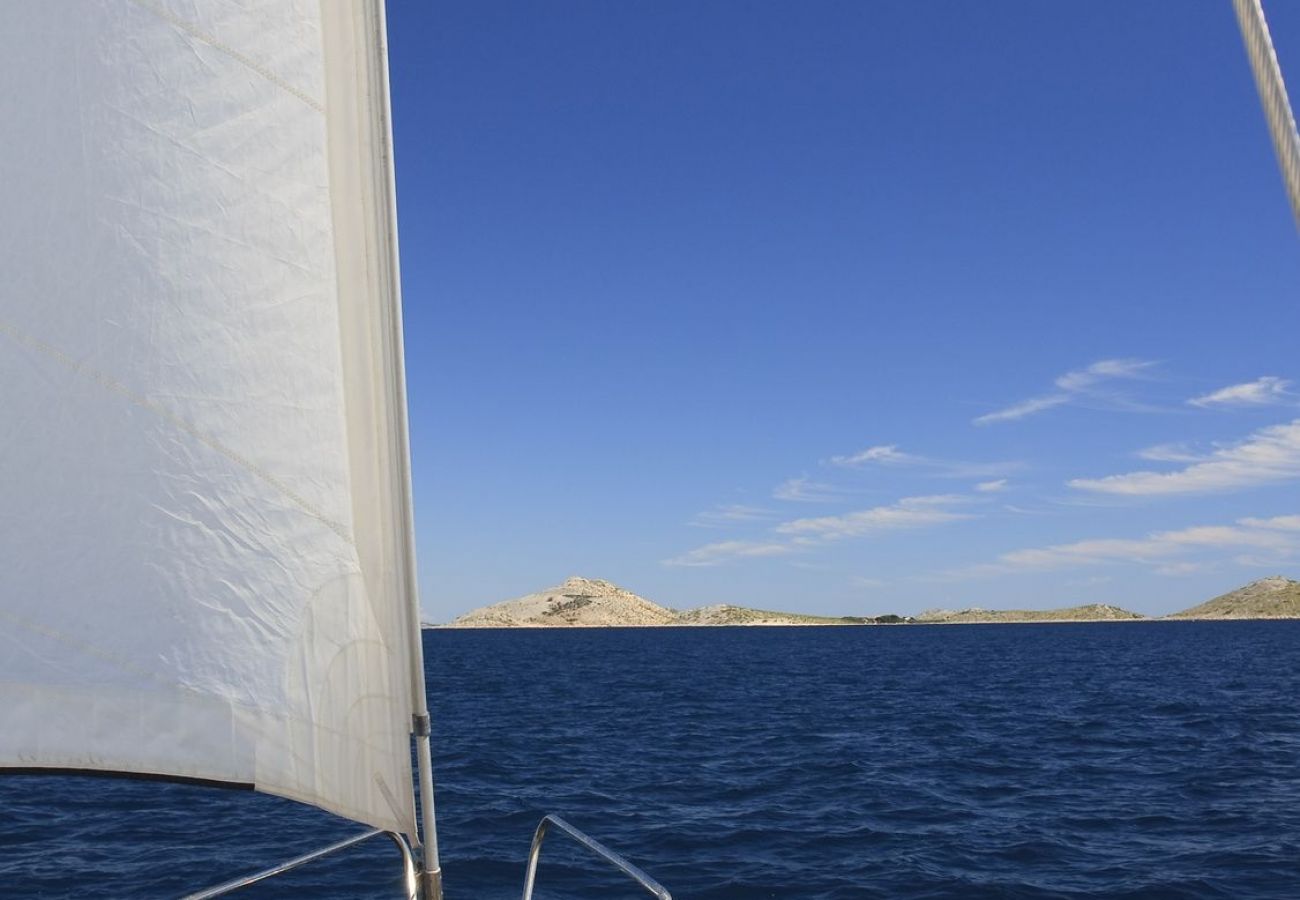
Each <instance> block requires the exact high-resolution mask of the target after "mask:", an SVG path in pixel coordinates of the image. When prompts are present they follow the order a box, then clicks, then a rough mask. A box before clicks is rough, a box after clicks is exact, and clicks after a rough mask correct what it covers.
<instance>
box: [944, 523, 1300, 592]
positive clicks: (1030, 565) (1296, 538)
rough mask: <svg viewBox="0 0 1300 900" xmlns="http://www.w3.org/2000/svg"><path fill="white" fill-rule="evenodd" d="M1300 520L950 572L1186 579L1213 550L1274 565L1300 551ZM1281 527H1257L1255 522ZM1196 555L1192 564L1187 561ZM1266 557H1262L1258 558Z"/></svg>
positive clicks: (1048, 550) (1122, 541)
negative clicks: (1294, 528)
mask: <svg viewBox="0 0 1300 900" xmlns="http://www.w3.org/2000/svg"><path fill="white" fill-rule="evenodd" d="M1293 520H1300V516H1279V517H1277V518H1276V519H1240V520H1238V521H1237V522H1236V524H1234V525H1200V526H1194V527H1191V528H1183V529H1179V530H1176V531H1157V532H1153V533H1151V534H1148V535H1147V536H1145V537H1141V538H1093V539H1089V540H1083V541H1075V542H1073V543H1068V544H1052V545H1050V546H1047V547H1029V548H1025V549H1022V550H1012V551H1011V552H1009V553H1003V554H1002V555H1001V556H999V557H998V558H997V561H996V562H992V563H981V564H979V565H975V566H970V567H968V568H966V569H960V570H956V571H953V572H949V573H946V577H947V578H948V579H949V580H955V579H960V578H966V577H981V576H989V575H1005V574H1011V573H1016V572H1027V571H1045V570H1053V569H1067V568H1077V567H1082V566H1092V565H1100V564H1105V563H1111V564H1114V563H1127V564H1136V565H1146V566H1150V567H1152V568H1153V569H1154V570H1155V571H1156V573H1157V574H1164V575H1182V574H1187V573H1188V572H1191V571H1193V569H1192V567H1193V566H1197V567H1207V566H1212V565H1213V564H1214V561H1213V560H1209V559H1206V558H1205V557H1206V555H1207V554H1210V553H1213V552H1215V551H1219V552H1226V551H1236V552H1238V553H1240V552H1241V551H1243V550H1245V551H1253V552H1254V553H1255V554H1257V555H1253V556H1250V557H1240V556H1239V557H1237V560H1238V561H1242V560H1244V559H1249V560H1250V563H1251V564H1252V565H1260V564H1267V563H1264V562H1262V561H1264V560H1269V561H1273V562H1276V561H1278V560H1281V559H1285V558H1286V557H1287V556H1288V555H1290V554H1293V553H1295V552H1296V551H1298V550H1300V534H1291V533H1288V532H1289V531H1290V530H1291V529H1290V523H1291V522H1292V521H1293ZM1260 522H1264V523H1282V524H1279V525H1273V524H1270V525H1268V526H1267V527H1259V526H1258V525H1257V524H1256V523H1260ZM1188 553H1196V554H1197V558H1196V559H1194V560H1186V559H1183V558H1182V557H1184V556H1185V555H1186V554H1188ZM1259 554H1262V555H1259Z"/></svg>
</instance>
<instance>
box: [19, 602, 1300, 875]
mask: <svg viewBox="0 0 1300 900" xmlns="http://www.w3.org/2000/svg"><path fill="white" fill-rule="evenodd" d="M425 652H426V654H427V662H428V665H427V670H428V680H429V689H430V697H431V702H432V707H433V718H434V730H435V739H436V745H435V746H436V751H435V757H436V758H435V765H436V775H437V779H438V793H437V807H438V814H439V820H440V826H441V827H440V836H441V849H442V857H443V867H444V871H445V876H446V893H447V897H448V900H494V898H508V897H518V896H519V892H520V889H521V887H522V882H523V864H524V860H525V857H526V855H527V851H528V846H529V841H530V839H531V835H532V830H533V828H534V827H535V826H536V824H537V822H538V820H539V819H540V818H541V816H542V815H543V814H545V813H548V812H555V813H559V814H561V815H562V816H564V817H565V818H567V819H568V820H569V821H570V822H572V823H573V824H575V825H577V826H578V827H580V828H582V829H584V830H586V831H588V832H589V833H590V834H591V835H593V836H594V837H596V838H597V839H599V840H601V841H603V842H605V843H606V844H608V845H609V846H611V847H613V848H615V849H617V850H619V851H622V852H624V853H625V854H626V855H627V856H628V857H629V858H630V859H631V860H632V861H633V862H635V863H637V864H638V865H640V866H641V867H642V868H644V869H645V870H646V871H648V872H649V873H651V874H652V875H654V876H655V877H656V878H658V879H659V880H660V881H662V882H663V883H664V885H665V886H666V887H668V888H669V889H670V890H671V891H672V892H673V896H674V897H676V898H678V900H689V898H698V900H731V898H736V900H755V898H807V900H848V898H874V897H880V898H886V897H888V898H915V900H920V898H1083V897H1114V898H1119V897H1132V898H1137V897H1144V898H1145V897H1152V898H1182V897H1186V898H1212V897H1225V898H1227V897H1231V898H1262V897H1269V898H1294V897H1300V622H1213V623H1210V622H1158V623H1113V624H1060V625H971V626H892V627H891V626H878V627H842V628H698V629H687V628H662V629H610V630H571V631H564V630H545V631H542V630H521V631H495V630H492V631H429V632H426V633H425ZM358 830H359V828H358V826H355V825H352V824H350V823H347V822H343V821H340V820H338V819H336V818H333V817H331V816H328V815H325V814H323V813H319V812H316V811H314V810H311V809H308V808H305V807H301V806H298V805H296V804H293V803H290V802H287V801H282V800H278V799H276V798H272V797H263V796H260V795H257V794H253V793H247V792H235V791H223V790H215V789H210V788H199V787H193V786H183V785H174V784H158V783H142V782H136V781H127V780H112V779H96V778H73V777H52V776H29V775H13V776H0V896H3V897H6V898H25V897H73V896H76V897H83V896H87V895H90V896H96V897H131V898H134V897H174V896H177V895H179V894H182V893H185V892H186V891H187V890H196V889H198V888H200V887H206V886H208V885H210V884H213V883H216V882H219V881H223V880H225V879H227V878H229V877H232V876H234V875H236V874H239V873H242V872H247V871H251V870H254V869H257V868H260V867H263V866H267V865H271V864H273V863H276V862H279V861H281V860H283V859H286V858H288V857H289V856H292V855H295V854H297V853H301V852H304V851H306V850H309V849H313V848H314V847H316V846H319V845H321V844H324V843H326V842H329V841H333V840H336V839H339V838H341V837H345V836H347V835H349V834H352V833H354V832H355V831H358ZM600 866H601V864H600V863H599V862H598V861H596V860H594V859H593V858H589V857H587V856H585V855H584V854H583V853H581V852H579V850H578V848H577V847H576V845H574V844H572V843H571V842H569V841H568V840H567V839H566V838H565V837H564V836H563V835H561V834H558V833H553V834H552V836H551V837H550V838H549V839H548V841H547V843H546V846H545V849H544V851H543V854H542V865H541V869H540V875H539V879H538V885H539V890H538V894H537V896H538V897H539V898H552V900H556V898H561V897H569V898H597V897H599V898H614V897H628V898H634V897H637V896H647V895H645V894H643V893H638V889H636V888H635V886H634V885H632V884H631V883H630V882H624V881H622V880H620V877H619V876H617V873H612V872H610V873H607V872H606V871H605V870H604V869H602V868H601V867H600ZM396 876H397V868H396V854H395V853H394V851H393V849H392V847H391V845H389V844H387V843H386V842H383V841H376V842H373V843H371V844H367V845H363V846H361V847H358V848H356V849H354V850H352V851H349V852H347V853H345V854H343V855H341V856H339V857H337V858H334V859H332V860H329V861H324V862H321V863H317V864H315V865H314V866H311V867H307V868H304V869H300V870H298V871H297V872H295V873H292V874H290V875H287V876H284V877H283V878H282V879H279V880H277V881H272V882H268V883H266V884H265V885H263V886H259V887H256V888H253V889H250V890H248V891H246V892H243V893H240V894H238V895H236V896H241V897H249V898H253V897H264V898H265V897H300V896H311V897H315V898H359V897H395V896H397V891H396V887H397V885H396Z"/></svg>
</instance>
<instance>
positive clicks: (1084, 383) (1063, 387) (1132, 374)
mask: <svg viewBox="0 0 1300 900" xmlns="http://www.w3.org/2000/svg"><path fill="white" fill-rule="evenodd" d="M1154 365H1155V363H1154V362H1151V361H1149V360H1143V359H1101V360H1098V361H1097V362H1095V363H1093V364H1092V365H1090V366H1088V367H1086V368H1083V369H1076V370H1074V371H1073V372H1066V373H1065V374H1064V375H1061V376H1059V377H1058V378H1056V380H1055V382H1054V383H1055V384H1056V387H1057V388H1058V389H1059V390H1058V392H1056V393H1052V394H1044V395H1042V396H1039V397H1030V398H1029V399H1028V400H1021V401H1020V402H1019V403H1013V404H1012V405H1011V406H1008V407H1005V408H1003V409H999V410H995V411H994V412H991V413H985V414H984V415H982V416H977V417H976V418H975V419H973V420H972V422H973V423H974V424H976V425H993V424H995V423H998V422H1014V421H1016V420H1018V419H1023V418H1026V417H1027V416H1032V415H1034V414H1035V413H1040V412H1043V411H1044V410H1048V409H1053V408H1055V407H1057V406H1064V405H1065V404H1067V403H1071V402H1073V401H1075V400H1076V399H1078V398H1079V397H1083V396H1088V397H1091V398H1093V399H1094V400H1096V399H1099V398H1103V397H1104V396H1105V395H1103V394H1099V392H1098V391H1097V388H1098V387H1099V386H1100V385H1102V384H1103V383H1105V382H1107V381H1114V380H1120V379H1124V380H1132V379H1135V378H1141V377H1142V376H1143V375H1144V374H1145V373H1146V371H1147V370H1148V369H1150V368H1151V367H1152V366H1154ZM1108 399H1109V401H1110V402H1111V403H1112V405H1115V404H1118V403H1119V399H1118V398H1116V397H1110V398H1108Z"/></svg>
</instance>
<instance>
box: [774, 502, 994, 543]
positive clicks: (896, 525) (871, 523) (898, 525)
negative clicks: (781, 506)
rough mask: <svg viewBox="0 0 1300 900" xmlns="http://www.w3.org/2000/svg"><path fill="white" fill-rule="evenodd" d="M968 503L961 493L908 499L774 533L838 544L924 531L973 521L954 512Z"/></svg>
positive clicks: (796, 521)
mask: <svg viewBox="0 0 1300 900" xmlns="http://www.w3.org/2000/svg"><path fill="white" fill-rule="evenodd" d="M965 502H968V498H966V497H963V496H961V495H960V494H939V495H934V496H928V497H904V498H903V499H902V500H899V501H898V502H897V503H893V504H890V505H888V506H876V507H872V508H871V509H861V510H857V511H856V512H850V513H845V514H844V515H840V516H818V517H816V518H807V519H794V520H793V521H790V522H782V523H781V524H780V525H778V526H776V528H775V529H774V530H775V531H776V532H777V533H778V534H784V535H790V536H792V537H793V538H794V539H795V540H796V541H797V542H800V543H819V542H826V541H837V540H841V539H843V538H849V537H861V536H863V535H867V534H872V533H875V532H882V531H895V530H899V529H905V528H921V527H924V526H927V525H939V524H942V523H944V522H953V521H956V520H958V519H969V518H972V516H971V515H970V514H969V513H962V512H956V511H954V510H953V509H951V507H953V506H957V505H960V504H962V503H965Z"/></svg>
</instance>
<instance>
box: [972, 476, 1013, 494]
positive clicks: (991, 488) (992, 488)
mask: <svg viewBox="0 0 1300 900" xmlns="http://www.w3.org/2000/svg"><path fill="white" fill-rule="evenodd" d="M1006 489H1007V480H1006V479H1005V478H998V479H997V480H995V481H981V482H980V483H979V484H977V485H975V490H977V491H979V492H980V493H981V494H996V493H999V492H1000V491H1005V490H1006Z"/></svg>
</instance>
